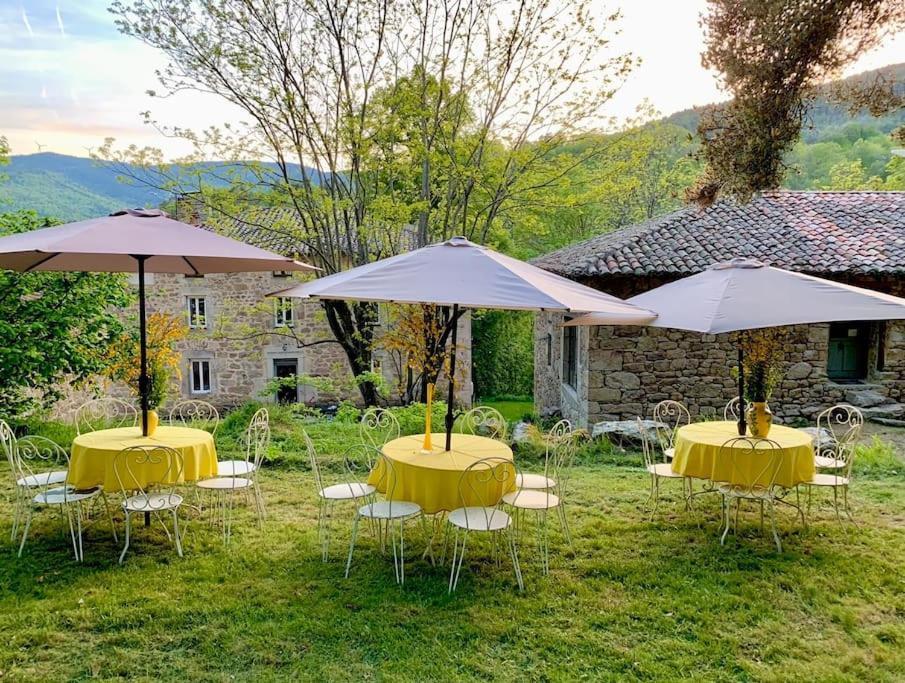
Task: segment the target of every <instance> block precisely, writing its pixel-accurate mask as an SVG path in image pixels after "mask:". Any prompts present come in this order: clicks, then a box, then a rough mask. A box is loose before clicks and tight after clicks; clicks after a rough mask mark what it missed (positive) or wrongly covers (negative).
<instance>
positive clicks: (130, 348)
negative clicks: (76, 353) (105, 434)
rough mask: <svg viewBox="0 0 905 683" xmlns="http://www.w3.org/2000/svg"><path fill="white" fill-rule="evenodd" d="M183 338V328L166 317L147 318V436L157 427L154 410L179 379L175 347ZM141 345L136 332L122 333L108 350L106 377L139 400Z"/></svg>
mask: <svg viewBox="0 0 905 683" xmlns="http://www.w3.org/2000/svg"><path fill="white" fill-rule="evenodd" d="M184 338H185V325H184V324H183V323H182V321H181V320H179V319H178V318H176V317H174V316H171V315H167V314H166V313H152V314H151V315H150V316H148V382H149V383H148V435H149V436H150V435H151V434H153V433H154V430H156V429H157V425H158V424H159V423H160V416H159V415H158V414H157V409H158V408H159V407H160V406H162V405H163V404H164V403H165V402H166V400H167V397H168V396H169V394H170V389H171V387H172V385H173V382H174V380H175V381H178V380H179V379H180V377H181V375H180V372H179V358H180V357H179V352H178V351H177V350H176V343H177V342H179V341H180V340H182V339H184ZM139 344H140V342H139V338H138V331H137V330H130V331H127V332H125V333H124V334H123V335H122V336H121V337H120V339H118V340H117V341H116V343H114V344H113V346H112V347H111V349H110V352H109V357H110V364H109V366H108V369H107V374H108V376H109V377H110V378H111V379H114V380H119V381H122V382H125V383H126V385H127V386H129V388H130V389H132V391H133V392H134V393H135V395H136V398H138V399H139V400H140V399H141V397H140V396H138V377H139V375H140V374H141V357H140V345H139Z"/></svg>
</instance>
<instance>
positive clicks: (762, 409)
mask: <svg viewBox="0 0 905 683" xmlns="http://www.w3.org/2000/svg"><path fill="white" fill-rule="evenodd" d="M745 420H746V421H747V422H748V433H749V434H750V435H751V436H753V437H755V438H757V439H766V438H767V434H769V433H770V427H772V426H773V413H771V412H770V407H769V406H768V405H767V404H766V402H765V401H755V402H753V403H749V404H748V408H747V409H746V410H745Z"/></svg>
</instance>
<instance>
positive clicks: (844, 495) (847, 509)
mask: <svg viewBox="0 0 905 683" xmlns="http://www.w3.org/2000/svg"><path fill="white" fill-rule="evenodd" d="M842 501H843V505H844V506H845V514H846V515H848V519H849V521H850V522H851V523H852V524H854V525H855V526H857V525H858V522H856V521H855V518H854V516H853V515H852V509H851V508H850V507H849V505H848V485H845V486H843V487H842Z"/></svg>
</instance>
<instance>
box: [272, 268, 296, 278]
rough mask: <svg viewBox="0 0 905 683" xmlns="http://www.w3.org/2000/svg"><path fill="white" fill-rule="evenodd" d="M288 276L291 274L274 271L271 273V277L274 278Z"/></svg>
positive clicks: (286, 271)
mask: <svg viewBox="0 0 905 683" xmlns="http://www.w3.org/2000/svg"><path fill="white" fill-rule="evenodd" d="M290 275H292V273H290V272H289V271H288V270H275V271H273V276H274V277H289V276H290Z"/></svg>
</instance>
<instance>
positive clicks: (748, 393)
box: [740, 327, 782, 439]
mask: <svg viewBox="0 0 905 683" xmlns="http://www.w3.org/2000/svg"><path fill="white" fill-rule="evenodd" d="M740 343H741V347H742V351H744V363H743V365H744V371H745V400H746V401H747V402H748V406H747V408H746V411H745V419H746V421H747V423H748V431H749V432H750V434H751V436H753V437H756V438H761V439H763V438H766V436H767V434H769V433H770V427H771V426H772V425H773V413H772V412H771V411H770V407H769V406H768V405H767V401H769V400H770V397H771V396H772V395H773V390H774V389H775V388H776V386H777V385H778V384H779V382H780V380H782V370H781V365H782V345H781V339H780V331H779V328H776V327H770V328H764V329H760V330H750V331H748V332H743V333H742V335H741V340H740Z"/></svg>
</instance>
